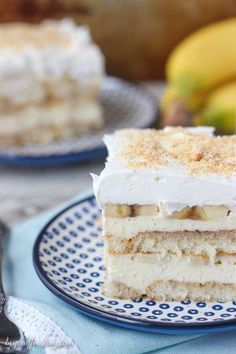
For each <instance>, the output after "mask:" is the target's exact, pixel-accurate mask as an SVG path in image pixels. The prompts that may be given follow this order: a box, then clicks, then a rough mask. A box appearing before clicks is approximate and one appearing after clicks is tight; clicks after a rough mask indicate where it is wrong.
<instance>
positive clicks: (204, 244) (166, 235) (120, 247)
mask: <svg viewBox="0 0 236 354" xmlns="http://www.w3.org/2000/svg"><path fill="white" fill-rule="evenodd" d="M105 240H106V246H107V250H108V252H109V253H110V254H127V253H138V252H139V253H157V252H161V253H174V254H178V255H181V254H183V253H184V254H195V255H202V256H207V257H209V258H212V257H214V256H216V255H222V254H235V253H236V230H223V231H201V232H200V231H182V232H179V231H178V232H157V231H155V232H144V233H142V232H140V233H138V234H136V235H135V236H134V237H132V238H130V239H122V238H118V237H114V236H113V235H111V234H105Z"/></svg>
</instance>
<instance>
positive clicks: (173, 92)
mask: <svg viewBox="0 0 236 354" xmlns="http://www.w3.org/2000/svg"><path fill="white" fill-rule="evenodd" d="M205 99H206V94H200V93H199V94H196V95H192V96H188V97H187V96H185V97H184V96H181V95H180V94H178V92H177V89H176V88H175V87H174V86H171V85H169V86H167V87H166V89H165V91H164V95H163V97H162V101H161V107H160V108H161V113H162V114H165V113H166V112H167V111H168V109H169V107H170V105H171V104H172V103H173V102H174V101H180V102H182V103H183V104H184V105H185V106H186V108H187V110H188V111H190V112H195V111H196V110H197V109H199V108H200V107H201V106H202V104H203V102H204V101H205Z"/></svg>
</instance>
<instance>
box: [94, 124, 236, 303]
mask: <svg viewBox="0 0 236 354" xmlns="http://www.w3.org/2000/svg"><path fill="white" fill-rule="evenodd" d="M212 133H213V130H212V129H211V128H206V127H198V128H166V129H164V130H123V131H118V132H116V133H115V134H114V135H108V136H106V137H105V143H106V146H107V148H108V152H109V156H108V160H107V163H106V167H105V169H104V170H103V171H102V173H101V174H100V176H99V177H98V176H93V178H94V191H95V195H96V198H97V201H98V204H99V206H100V207H101V209H102V211H103V224H104V238H105V265H106V279H105V287H104V290H105V293H106V294H107V295H108V296H111V297H117V298H131V297H140V296H148V297H150V298H154V299H161V300H164V299H165V300H184V299H191V300H232V299H236V136H222V137H220V136H217V137H215V136H213V135H212Z"/></svg>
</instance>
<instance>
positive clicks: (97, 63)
mask: <svg viewBox="0 0 236 354" xmlns="http://www.w3.org/2000/svg"><path fill="white" fill-rule="evenodd" d="M0 28H1V31H0V79H1V80H2V79H9V78H12V76H15V77H19V76H23V77H24V75H26V76H29V75H32V76H35V77H37V78H40V79H47V78H48V77H52V78H55V79H58V78H62V77H64V76H65V75H66V76H68V77H70V78H71V79H73V80H82V79H84V78H86V77H88V76H91V75H92V76H94V75H97V76H101V75H102V73H103V71H104V58H103V55H102V53H101V51H100V49H99V48H98V46H96V45H95V44H94V43H93V42H92V40H91V37H90V33H89V30H88V29H87V28H86V27H83V26H76V25H75V24H74V22H73V21H71V20H68V19H65V20H61V21H45V22H43V23H42V24H40V25H38V26H37V25H25V24H7V25H1V27H0Z"/></svg>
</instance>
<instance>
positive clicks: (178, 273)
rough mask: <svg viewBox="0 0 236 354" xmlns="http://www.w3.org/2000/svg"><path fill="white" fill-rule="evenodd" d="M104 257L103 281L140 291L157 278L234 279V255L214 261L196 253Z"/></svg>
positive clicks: (165, 279)
mask: <svg viewBox="0 0 236 354" xmlns="http://www.w3.org/2000/svg"><path fill="white" fill-rule="evenodd" d="M105 259H106V268H107V281H117V282H121V283H123V284H125V285H127V286H129V287H131V288H133V289H137V290H140V291H144V290H145V289H146V288H147V287H148V286H150V285H151V284H152V283H154V282H156V281H160V280H161V281H162V280H163V281H167V280H174V281H177V282H192V283H202V284H204V283H207V282H216V283H223V284H225V283H227V284H232V283H233V284H235V283H236V256H222V257H218V259H217V262H218V263H214V262H211V261H210V260H205V259H204V258H200V257H193V256H182V257H178V256H176V255H168V256H164V257H163V256H162V255H161V254H154V255H153V254H147V255H144V254H135V255H132V254H126V255H115V256H114V255H110V254H106V258H105ZM219 262H220V263H219Z"/></svg>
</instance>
